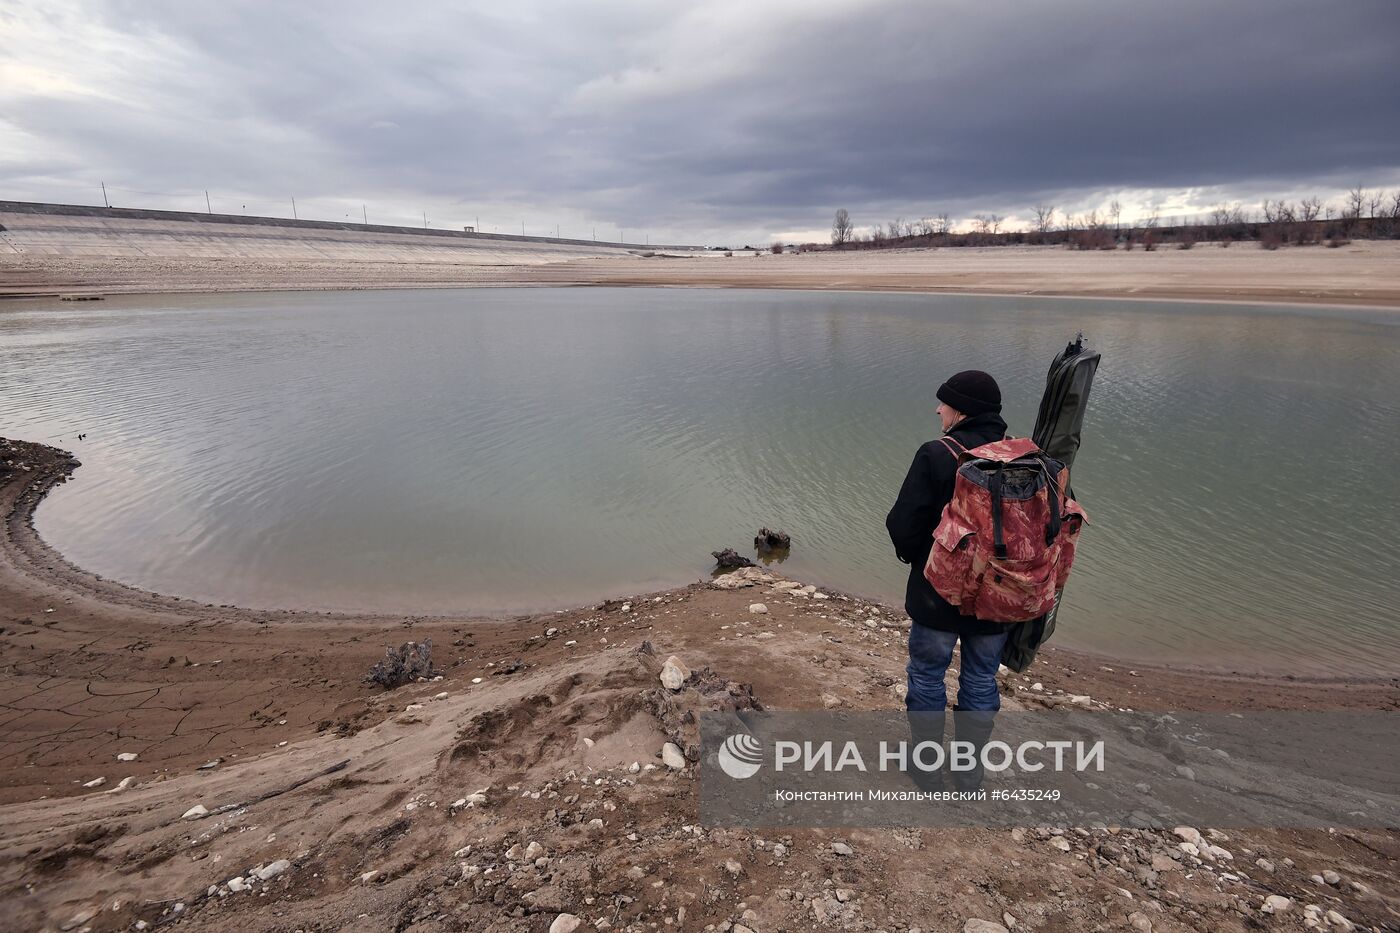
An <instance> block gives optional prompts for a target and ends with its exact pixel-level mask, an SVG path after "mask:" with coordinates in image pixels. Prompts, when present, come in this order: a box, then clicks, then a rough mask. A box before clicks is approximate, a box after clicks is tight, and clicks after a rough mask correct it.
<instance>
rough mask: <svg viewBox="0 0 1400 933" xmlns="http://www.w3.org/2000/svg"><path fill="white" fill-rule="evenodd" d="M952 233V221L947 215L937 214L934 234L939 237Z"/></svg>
mask: <svg viewBox="0 0 1400 933" xmlns="http://www.w3.org/2000/svg"><path fill="white" fill-rule="evenodd" d="M952 232H953V221H952V220H951V219H949V217H948V215H947V214H939V215H938V218H937V219H936V220H935V221H934V233H937V234H938V235H939V236H947V235H948V234H950V233H952Z"/></svg>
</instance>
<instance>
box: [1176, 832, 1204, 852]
mask: <svg viewBox="0 0 1400 933" xmlns="http://www.w3.org/2000/svg"><path fill="white" fill-rule="evenodd" d="M1172 832H1174V833H1176V834H1177V836H1179V837H1181V840H1182V841H1183V842H1189V843H1191V844H1192V845H1193V846H1198V845H1200V844H1201V833H1200V830H1197V829H1193V828H1192V827H1190V826H1178V827H1177V828H1176V829H1173V830H1172ZM1193 854H1194V853H1193Z"/></svg>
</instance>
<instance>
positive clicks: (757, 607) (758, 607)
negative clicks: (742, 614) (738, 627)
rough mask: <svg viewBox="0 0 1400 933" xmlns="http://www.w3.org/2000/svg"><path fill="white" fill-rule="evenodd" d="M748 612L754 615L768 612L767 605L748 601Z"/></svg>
mask: <svg viewBox="0 0 1400 933" xmlns="http://www.w3.org/2000/svg"><path fill="white" fill-rule="evenodd" d="M749 612H751V613H753V614H754V615H756V616H761V615H764V614H765V613H767V612H768V607H767V606H765V605H764V604H763V603H750V604H749Z"/></svg>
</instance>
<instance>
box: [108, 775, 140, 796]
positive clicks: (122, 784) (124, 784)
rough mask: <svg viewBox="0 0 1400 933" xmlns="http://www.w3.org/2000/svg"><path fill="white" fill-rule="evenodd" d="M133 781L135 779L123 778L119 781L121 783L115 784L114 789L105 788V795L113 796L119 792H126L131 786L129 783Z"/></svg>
mask: <svg viewBox="0 0 1400 933" xmlns="http://www.w3.org/2000/svg"><path fill="white" fill-rule="evenodd" d="M134 780H136V778H134V777H124V778H122V779H121V781H120V782H119V783H118V784H117V786H116V787H109V788H107V793H109V794H115V793H116V792H117V791H119V790H126V789H127V788H128V787H130V786H131V782H132V781H134Z"/></svg>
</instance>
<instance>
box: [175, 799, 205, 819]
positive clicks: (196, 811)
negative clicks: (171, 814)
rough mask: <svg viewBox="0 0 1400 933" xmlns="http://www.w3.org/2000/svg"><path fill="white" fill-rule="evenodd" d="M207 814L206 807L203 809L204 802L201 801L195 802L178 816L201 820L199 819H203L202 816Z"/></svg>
mask: <svg viewBox="0 0 1400 933" xmlns="http://www.w3.org/2000/svg"><path fill="white" fill-rule="evenodd" d="M208 815H209V811H208V810H207V809H205V806H204V804H202V803H197V804H195V805H194V806H192V807H190V808H189V809H188V810H186V811H185V812H184V814H183V815H182V816H181V817H180V819H182V820H201V819H203V818H204V817H206V816H208Z"/></svg>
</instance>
